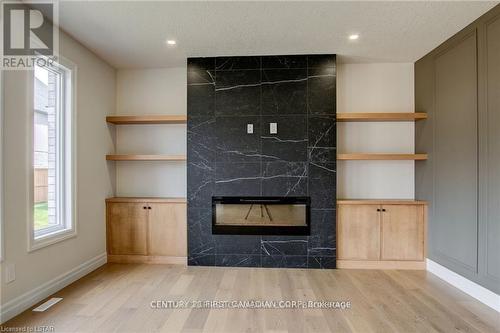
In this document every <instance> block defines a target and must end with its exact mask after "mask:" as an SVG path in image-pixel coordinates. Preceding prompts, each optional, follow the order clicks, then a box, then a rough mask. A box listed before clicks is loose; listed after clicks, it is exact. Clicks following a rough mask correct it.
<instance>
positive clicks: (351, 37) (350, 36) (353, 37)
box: [349, 34, 359, 40]
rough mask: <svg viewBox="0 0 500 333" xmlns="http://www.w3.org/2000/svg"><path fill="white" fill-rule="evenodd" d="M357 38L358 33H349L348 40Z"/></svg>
mask: <svg viewBox="0 0 500 333" xmlns="http://www.w3.org/2000/svg"><path fill="white" fill-rule="evenodd" d="M358 38H359V35H358V34H352V35H349V40H356V39H358Z"/></svg>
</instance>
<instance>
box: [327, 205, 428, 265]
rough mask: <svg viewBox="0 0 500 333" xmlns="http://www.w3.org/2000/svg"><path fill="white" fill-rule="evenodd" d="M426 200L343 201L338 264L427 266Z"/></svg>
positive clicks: (339, 216) (338, 218)
mask: <svg viewBox="0 0 500 333" xmlns="http://www.w3.org/2000/svg"><path fill="white" fill-rule="evenodd" d="M426 209H427V206H426V203H425V202H422V201H411V200H407V201H403V200H398V201H391V200H386V201H380V200H340V201H338V203H337V267H338V268H380V269H391V268H401V269H424V268H425V262H424V260H425V248H426V245H425V241H426V237H425V236H426Z"/></svg>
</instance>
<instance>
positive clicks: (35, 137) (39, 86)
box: [30, 64, 76, 250]
mask: <svg viewBox="0 0 500 333" xmlns="http://www.w3.org/2000/svg"><path fill="white" fill-rule="evenodd" d="M72 91H73V81H72V71H71V70H70V69H68V68H66V67H64V66H62V65H59V64H55V65H54V66H50V67H40V66H35V70H34V74H33V116H32V178H31V183H32V188H31V191H32V195H31V198H32V200H31V207H32V214H31V216H32V219H31V223H30V250H34V249H37V248H40V247H43V246H45V245H49V244H52V243H54V242H56V241H59V240H62V239H66V238H68V237H71V236H74V235H75V234H76V225H75V219H74V184H73V183H74V170H73V155H74V133H73V132H74V131H73V121H74V119H73V118H74V117H73V101H72V99H73V96H72V95H73V94H72Z"/></svg>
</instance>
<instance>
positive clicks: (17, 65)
mask: <svg viewBox="0 0 500 333" xmlns="http://www.w3.org/2000/svg"><path fill="white" fill-rule="evenodd" d="M55 12H56V3H53V2H27V1H25V2H23V3H19V2H7V1H5V2H2V22H3V24H2V26H1V27H2V37H3V38H2V39H3V42H2V66H1V68H2V69H31V68H32V67H33V64H34V63H39V62H40V61H44V62H48V63H50V62H52V61H54V56H56V55H57V52H56V51H57V45H58V43H57V42H58V40H57V38H58V37H59V34H58V29H57V28H56V26H57V25H56V24H57V22H55V20H56V19H57V17H56V15H55Z"/></svg>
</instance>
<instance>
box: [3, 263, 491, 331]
mask: <svg viewBox="0 0 500 333" xmlns="http://www.w3.org/2000/svg"><path fill="white" fill-rule="evenodd" d="M54 296H55V297H63V298H64V299H63V301H61V302H60V303H58V304H56V305H55V306H53V307H52V308H51V309H49V310H48V311H46V312H43V313H35V312H32V311H30V310H28V311H25V312H24V313H22V314H21V315H19V316H17V317H16V318H14V319H12V320H10V321H9V322H7V323H6V324H5V325H4V326H8V327H24V326H40V325H42V326H43V325H49V326H50V325H52V326H54V328H55V331H56V332H156V331H158V332H160V331H161V332H454V331H461V332H498V331H499V328H500V317H499V314H498V313H497V312H495V311H493V310H492V309H490V308H488V307H486V306H485V305H483V304H481V303H479V302H478V301H476V300H474V299H473V298H471V297H469V296H467V295H465V294H464V293H462V292H460V291H458V290H457V289H455V288H453V287H452V286H450V285H448V284H446V283H445V282H443V281H441V280H440V279H438V278H437V277H435V276H433V275H432V274H430V273H426V272H425V271H380V270H302V269H268V268H217V267H212V268H208V267H183V266H169V265H138V264H128V265H127V264H107V265H105V266H103V267H101V268H100V269H98V270H96V271H94V272H92V273H91V274H89V275H88V276H86V277H84V278H83V279H81V280H79V281H77V282H75V283H74V284H72V285H70V286H68V287H67V288H65V289H63V290H61V291H60V292H58V293H56V294H55V295H54ZM189 299H191V300H349V301H351V303H352V307H351V309H346V310H331V309H290V310H278V309H273V310H269V309H268V310H264V309H260V310H255V309H246V310H241V309H230V310H228V309H223V310H221V309H217V310H215V309H212V310H209V309H182V310H180V309H168V310H165V309H162V310H160V309H152V308H151V307H150V304H151V301H154V300H189Z"/></svg>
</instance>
